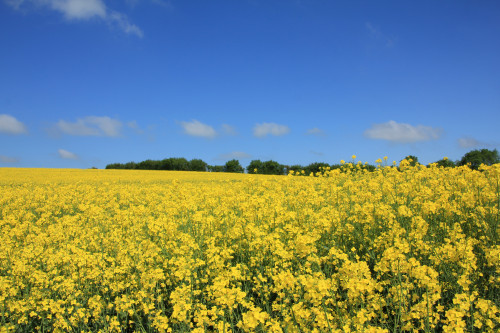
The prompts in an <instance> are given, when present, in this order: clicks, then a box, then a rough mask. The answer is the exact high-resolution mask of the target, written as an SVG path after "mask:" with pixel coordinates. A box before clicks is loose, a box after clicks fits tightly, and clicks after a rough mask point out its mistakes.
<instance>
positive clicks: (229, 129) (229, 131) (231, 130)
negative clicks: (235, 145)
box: [222, 124, 238, 135]
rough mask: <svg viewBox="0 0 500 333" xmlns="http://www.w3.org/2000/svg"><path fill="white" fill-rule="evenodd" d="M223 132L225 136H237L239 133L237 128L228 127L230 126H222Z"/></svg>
mask: <svg viewBox="0 0 500 333" xmlns="http://www.w3.org/2000/svg"><path fill="white" fill-rule="evenodd" d="M222 131H223V132H224V134H227V135H236V134H238V132H237V131H236V128H235V127H234V126H231V125H228V124H222Z"/></svg>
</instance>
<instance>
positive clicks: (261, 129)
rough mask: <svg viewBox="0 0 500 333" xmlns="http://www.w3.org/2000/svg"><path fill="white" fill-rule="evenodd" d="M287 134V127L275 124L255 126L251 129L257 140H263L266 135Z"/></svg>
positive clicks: (288, 129) (288, 131) (288, 130)
mask: <svg viewBox="0 0 500 333" xmlns="http://www.w3.org/2000/svg"><path fill="white" fill-rule="evenodd" d="M288 133H290V128H289V127H288V126H286V125H280V124H275V123H262V124H256V125H255V127H254V128H253V135H254V136H256V137H258V138H263V137H265V136H267V135H274V136H282V135H285V134H288Z"/></svg>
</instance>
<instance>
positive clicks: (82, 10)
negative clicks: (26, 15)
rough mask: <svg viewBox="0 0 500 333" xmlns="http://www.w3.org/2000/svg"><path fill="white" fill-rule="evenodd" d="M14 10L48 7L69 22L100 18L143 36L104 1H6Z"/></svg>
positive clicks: (125, 30) (123, 29)
mask: <svg viewBox="0 0 500 333" xmlns="http://www.w3.org/2000/svg"><path fill="white" fill-rule="evenodd" d="M5 2H6V3H7V4H8V5H10V6H11V7H12V8H14V9H17V10H18V9H21V7H23V6H24V5H34V7H35V8H40V7H48V8H50V9H52V10H54V11H57V12H59V13H61V14H62V15H63V16H64V18H66V19H67V20H89V19H93V18H98V19H101V20H104V21H105V22H106V23H108V24H109V25H111V26H117V27H118V28H119V29H121V30H122V31H124V32H125V33H127V34H134V35H136V36H138V37H142V36H143V32H142V30H141V29H140V28H139V27H138V26H136V25H134V24H131V23H130V22H129V21H128V18H127V16H126V15H124V14H121V13H118V12H116V11H113V10H109V9H108V8H107V7H106V4H105V3H104V1H102V0H6V1H5Z"/></svg>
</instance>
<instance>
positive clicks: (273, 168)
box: [257, 160, 285, 175]
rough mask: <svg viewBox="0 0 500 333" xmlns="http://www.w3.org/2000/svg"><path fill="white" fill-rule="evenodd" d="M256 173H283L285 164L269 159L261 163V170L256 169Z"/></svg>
mask: <svg viewBox="0 0 500 333" xmlns="http://www.w3.org/2000/svg"><path fill="white" fill-rule="evenodd" d="M257 173H262V174H264V175H284V174H285V166H284V165H283V164H279V163H278V162H276V161H273V160H269V161H265V162H263V163H262V166H261V170H260V171H257Z"/></svg>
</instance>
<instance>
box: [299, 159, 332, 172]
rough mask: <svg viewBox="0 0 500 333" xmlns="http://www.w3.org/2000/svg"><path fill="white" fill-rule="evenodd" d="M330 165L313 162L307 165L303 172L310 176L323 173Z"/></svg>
mask: <svg viewBox="0 0 500 333" xmlns="http://www.w3.org/2000/svg"><path fill="white" fill-rule="evenodd" d="M329 167H330V164H328V163H325V162H314V163H311V164H309V165H308V166H306V167H305V168H304V172H305V174H306V175H310V174H311V173H314V174H316V173H318V172H320V171H321V172H322V171H324V170H325V169H326V168H329Z"/></svg>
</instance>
